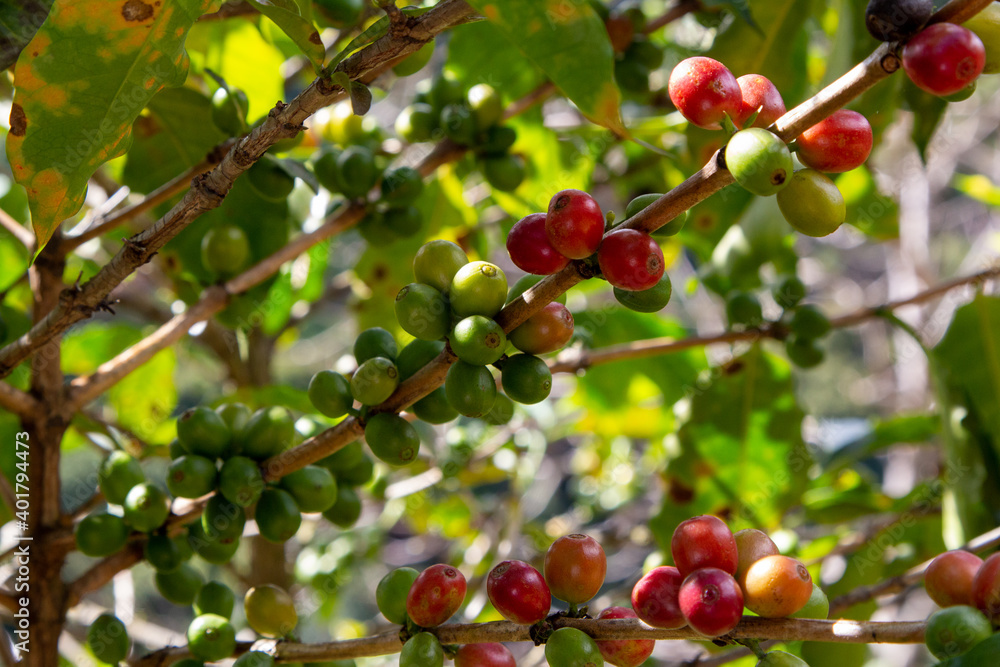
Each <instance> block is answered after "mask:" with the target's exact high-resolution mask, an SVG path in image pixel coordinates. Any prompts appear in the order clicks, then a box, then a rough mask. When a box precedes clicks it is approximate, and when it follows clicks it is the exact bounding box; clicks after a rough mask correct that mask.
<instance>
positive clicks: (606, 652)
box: [597, 607, 656, 667]
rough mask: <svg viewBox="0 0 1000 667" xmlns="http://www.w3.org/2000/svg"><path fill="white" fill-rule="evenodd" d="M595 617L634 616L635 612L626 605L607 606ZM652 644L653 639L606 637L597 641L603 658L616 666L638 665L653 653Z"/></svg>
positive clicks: (653, 643) (633, 666)
mask: <svg viewBox="0 0 1000 667" xmlns="http://www.w3.org/2000/svg"><path fill="white" fill-rule="evenodd" d="M597 618H598V620H600V619H602V618H636V614H635V612H634V611H632V610H631V609H629V608H628V607H608V608H607V609H605V610H603V611H602V612H601V613H600V614H598V615H597ZM654 646H656V640H654V639H607V640H604V641H599V642H597V648H598V649H600V651H601V655H603V656H604V659H605V660H607V661H608V662H610V663H611V664H612V665H615V666H616V667H639V665H641V664H642V663H644V662H646V659H647V658H649V656H651V655H652V654H653V647H654Z"/></svg>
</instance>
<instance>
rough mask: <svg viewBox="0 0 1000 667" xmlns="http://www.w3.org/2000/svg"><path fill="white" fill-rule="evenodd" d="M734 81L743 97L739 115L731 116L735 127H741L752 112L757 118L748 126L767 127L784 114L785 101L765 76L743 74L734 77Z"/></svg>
mask: <svg viewBox="0 0 1000 667" xmlns="http://www.w3.org/2000/svg"><path fill="white" fill-rule="evenodd" d="M736 83H738V84H739V86H740V92H741V93H742V97H743V102H742V104H741V105H740V111H739V115H738V116H736V117H734V118H733V122H734V123H735V124H736V127H737V128H739V129H743V127H744V126H745V125H746V123H747V121H748V120H750V117H751V116H753V115H754V114H757V118H755V119H754V121H753V123H752V124H751V126H750V127H767V126H769V125H770V124H771V123H773V122H774V121H776V120H778V119H779V118H781V117H782V116H784V115H785V101H784V100H782V99H781V93H780V92H778V88H777V87H776V86H775V85H774V84H773V83H771V80H770V79H768V78H767V77H766V76H761V75H760V74H744V75H743V76H741V77H740V78H738V79H736ZM758 109H759V110H760V111H759V113H758Z"/></svg>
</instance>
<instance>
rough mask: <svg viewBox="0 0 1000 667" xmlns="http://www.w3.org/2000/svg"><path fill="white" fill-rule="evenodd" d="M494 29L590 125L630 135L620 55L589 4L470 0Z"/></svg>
mask: <svg viewBox="0 0 1000 667" xmlns="http://www.w3.org/2000/svg"><path fill="white" fill-rule="evenodd" d="M469 4H470V5H472V6H473V7H475V8H476V9H477V10H478V11H479V13H480V14H482V15H483V16H485V17H486V18H487V19H488V20H489V22H490V25H492V26H493V27H494V28H495V29H496V30H498V31H499V32H500V33H501V34H502V35H503V36H504V37H505V38H506V39H507V40H508V41H510V42H511V43H513V44H515V45H516V46H517V47H518V48H519V49H520V50H521V52H522V53H524V55H525V56H527V57H528V59H529V60H530V61H531V62H533V63H534V64H535V65H537V66H538V67H539V68H540V69H541V70H542V71H544V72H545V73H546V74H547V75H548V77H549V78H550V79H551V80H552V83H554V84H555V85H556V86H557V87H558V88H559V90H561V91H562V93H563V94H564V95H566V97H568V98H569V99H570V100H572V101H573V103H574V104H576V106H577V107H579V109H580V111H581V112H582V113H583V114H584V115H585V116H587V118H589V119H590V120H592V121H593V122H595V123H597V124H598V125H603V126H604V127H606V128H608V129H609V130H611V131H613V132H615V133H616V134H618V135H621V136H627V134H628V133H627V131H626V130H625V126H624V125H623V124H622V119H621V110H620V106H621V94H620V92H619V91H618V85H617V84H616V83H615V78H614V52H613V50H612V48H611V42H610V41H609V39H608V32H607V30H606V29H605V27H604V22H603V21H601V19H600V17H599V16H598V15H597V14H596V13H595V12H594V10H593V8H592V7H591V6H590V5H589V4H588V3H586V2H557V1H555V0H548V1H546V2H538V0H470V2H469Z"/></svg>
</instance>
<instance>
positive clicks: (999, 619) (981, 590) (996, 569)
mask: <svg viewBox="0 0 1000 667" xmlns="http://www.w3.org/2000/svg"><path fill="white" fill-rule="evenodd" d="M972 599H973V601H974V602H975V603H976V607H977V608H978V609H979V611H981V612H983V613H984V614H986V616H987V617H988V618H989V619H990V621H992V622H993V624H994V625H996V624H997V623H1000V553H995V554H993V555H992V556H990V557H989V558H987V559H986V560H985V561H983V565H982V567H980V568H979V572H977V573H976V577H975V579H973V580H972Z"/></svg>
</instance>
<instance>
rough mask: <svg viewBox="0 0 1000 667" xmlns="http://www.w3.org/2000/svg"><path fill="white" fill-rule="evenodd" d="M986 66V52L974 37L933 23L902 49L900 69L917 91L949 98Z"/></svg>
mask: <svg viewBox="0 0 1000 667" xmlns="http://www.w3.org/2000/svg"><path fill="white" fill-rule="evenodd" d="M985 65H986V48H985V47H984V46H983V40H981V39H979V37H978V36H977V35H976V33H974V32H972V31H971V30H969V29H968V28H964V27H962V26H960V25H955V24H954V23H935V24H934V25H932V26H929V27H927V28H924V29H923V30H921V31H920V32H918V33H917V34H916V35H915V36H914V37H913V39H911V40H910V41H909V42H907V43H906V46H904V47H903V69H904V70H905V71H906V75H907V76H908V77H910V81H912V82H913V83H914V84H916V86H917V87H918V88H920V89H921V90H924V91H926V92H928V93H930V94H931V95H951V94H953V93H957V92H958V91H960V90H962V89H963V88H965V87H966V86H968V85H969V84H970V83H972V82H973V81H975V79H976V77H978V76H979V75H980V74H981V73H982V71H983V67H984V66H985Z"/></svg>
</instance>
